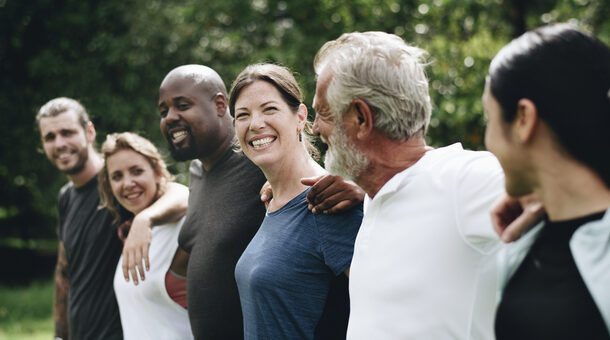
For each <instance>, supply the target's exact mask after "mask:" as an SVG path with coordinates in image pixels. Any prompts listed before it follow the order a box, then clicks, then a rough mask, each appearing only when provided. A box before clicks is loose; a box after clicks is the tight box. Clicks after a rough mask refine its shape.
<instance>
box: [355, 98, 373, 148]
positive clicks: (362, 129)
mask: <svg viewBox="0 0 610 340" xmlns="http://www.w3.org/2000/svg"><path fill="white" fill-rule="evenodd" d="M352 105H353V106H354V112H355V115H356V119H357V131H356V137H357V138H358V139H365V138H367V137H368V136H369V135H370V134H371V133H372V132H373V127H374V123H375V122H374V117H373V112H372V110H371V108H370V106H369V104H367V103H366V102H365V101H364V100H362V99H358V98H356V99H354V100H353V101H352Z"/></svg>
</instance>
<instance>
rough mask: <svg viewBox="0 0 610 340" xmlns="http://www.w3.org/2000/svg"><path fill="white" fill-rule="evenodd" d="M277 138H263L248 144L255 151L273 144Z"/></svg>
mask: <svg viewBox="0 0 610 340" xmlns="http://www.w3.org/2000/svg"><path fill="white" fill-rule="evenodd" d="M276 139H277V137H265V138H261V139H257V140H253V141H251V142H250V143H249V144H250V145H252V146H253V147H254V148H255V149H260V148H264V147H266V146H268V145H270V144H271V143H273V142H274V141H275V140H276Z"/></svg>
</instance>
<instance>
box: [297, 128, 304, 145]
mask: <svg viewBox="0 0 610 340" xmlns="http://www.w3.org/2000/svg"><path fill="white" fill-rule="evenodd" d="M297 135H298V136H299V142H302V141H303V137H302V136H301V131H300V130H297Z"/></svg>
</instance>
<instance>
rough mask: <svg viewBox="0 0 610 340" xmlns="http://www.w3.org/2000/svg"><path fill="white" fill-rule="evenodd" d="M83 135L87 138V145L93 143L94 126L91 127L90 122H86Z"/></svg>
mask: <svg viewBox="0 0 610 340" xmlns="http://www.w3.org/2000/svg"><path fill="white" fill-rule="evenodd" d="M85 135H86V136H87V140H88V141H89V144H93V142H95V135H96V132H95V126H94V125H93V123H92V122H88V123H87V130H86V131H85Z"/></svg>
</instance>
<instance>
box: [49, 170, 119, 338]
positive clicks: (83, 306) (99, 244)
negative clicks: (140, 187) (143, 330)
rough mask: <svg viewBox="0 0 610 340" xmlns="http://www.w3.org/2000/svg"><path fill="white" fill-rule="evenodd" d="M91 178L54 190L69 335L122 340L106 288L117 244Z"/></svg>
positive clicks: (116, 256) (109, 286) (109, 288)
mask: <svg viewBox="0 0 610 340" xmlns="http://www.w3.org/2000/svg"><path fill="white" fill-rule="evenodd" d="M99 203H100V199H99V191H98V184H97V176H95V177H94V178H93V179H92V180H90V181H89V182H88V183H87V184H85V185H84V186H82V187H80V188H75V187H74V186H73V185H72V183H68V184H66V185H65V186H64V187H63V188H62V189H61V191H60V194H59V202H58V209H59V223H58V226H57V234H58V236H59V239H60V240H61V241H62V242H63V244H64V248H65V249H66V257H67V259H68V276H69V278H68V280H69V292H68V294H69V295H68V322H69V327H70V339H76V340H79V339H87V340H90V339H122V338H123V331H122V329H121V320H120V317H119V309H118V305H117V302H116V297H115V295H114V289H113V288H112V281H113V277H114V272H115V270H116V266H117V262H118V260H119V257H120V256H121V250H122V244H121V241H120V240H119V239H118V237H117V236H116V230H115V229H114V228H113V227H112V215H111V214H110V212H109V211H108V210H107V209H102V210H99V209H98V208H97V207H98V205H99Z"/></svg>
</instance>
